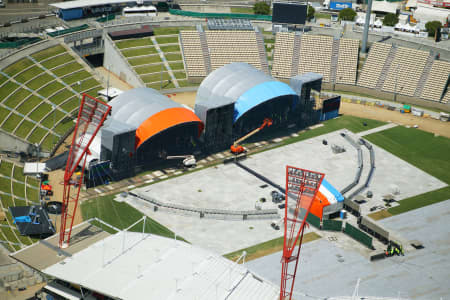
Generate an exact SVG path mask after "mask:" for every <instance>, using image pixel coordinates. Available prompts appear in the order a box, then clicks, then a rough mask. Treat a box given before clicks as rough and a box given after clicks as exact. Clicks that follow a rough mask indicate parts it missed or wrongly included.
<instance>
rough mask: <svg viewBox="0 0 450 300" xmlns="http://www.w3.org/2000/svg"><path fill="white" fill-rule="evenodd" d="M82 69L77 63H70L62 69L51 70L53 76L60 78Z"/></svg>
mask: <svg viewBox="0 0 450 300" xmlns="http://www.w3.org/2000/svg"><path fill="white" fill-rule="evenodd" d="M80 69H83V66H81V65H80V64H79V63H77V62H76V61H74V62H71V63H70V64H67V65H64V66H62V67H58V68H56V69H54V70H52V72H53V74H55V75H56V76H58V77H62V76H64V75H66V74H69V73H72V72H74V71H76V70H80Z"/></svg>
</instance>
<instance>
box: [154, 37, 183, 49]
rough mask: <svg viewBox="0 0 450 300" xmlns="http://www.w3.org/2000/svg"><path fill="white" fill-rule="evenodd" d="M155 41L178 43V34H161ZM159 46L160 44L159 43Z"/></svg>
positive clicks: (159, 42)
mask: <svg viewBox="0 0 450 300" xmlns="http://www.w3.org/2000/svg"><path fill="white" fill-rule="evenodd" d="M156 41H157V42H158V44H173V43H178V36H161V37H157V38H156ZM160 47H161V45H160Z"/></svg>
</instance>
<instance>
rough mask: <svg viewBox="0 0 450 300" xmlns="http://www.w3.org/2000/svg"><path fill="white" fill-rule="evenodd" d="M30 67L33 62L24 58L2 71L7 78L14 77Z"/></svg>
mask: <svg viewBox="0 0 450 300" xmlns="http://www.w3.org/2000/svg"><path fill="white" fill-rule="evenodd" d="M31 65H33V62H32V61H31V60H29V59H28V58H26V57H25V58H22V59H21V60H19V61H17V62H15V63H13V64H12V65H10V66H9V67H6V68H5V69H3V72H4V73H6V74H8V75H9V76H14V75H15V74H17V73H19V72H20V71H23V70H25V69H26V68H28V67H29V66H31Z"/></svg>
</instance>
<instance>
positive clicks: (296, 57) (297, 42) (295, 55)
mask: <svg viewBox="0 0 450 300" xmlns="http://www.w3.org/2000/svg"><path fill="white" fill-rule="evenodd" d="M301 43H302V39H301V35H299V34H296V35H294V51H293V52H292V68H291V76H292V77H294V76H297V74H298V64H299V62H300V47H301Z"/></svg>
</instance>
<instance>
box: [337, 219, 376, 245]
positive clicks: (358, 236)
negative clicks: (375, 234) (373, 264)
mask: <svg viewBox="0 0 450 300" xmlns="http://www.w3.org/2000/svg"><path fill="white" fill-rule="evenodd" d="M344 233H345V234H347V235H349V236H350V237H352V238H353V239H355V240H357V241H358V242H360V243H361V244H363V245H365V246H367V247H368V248H370V249H374V247H373V245H372V237H370V236H368V235H367V234H365V233H364V232H362V231H361V230H359V229H358V228H356V227H354V226H352V225H350V224H349V223H345V228H344Z"/></svg>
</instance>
